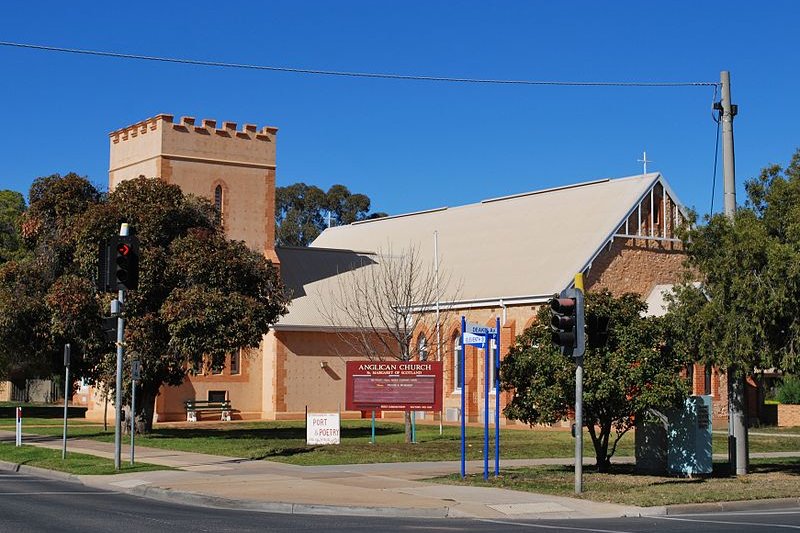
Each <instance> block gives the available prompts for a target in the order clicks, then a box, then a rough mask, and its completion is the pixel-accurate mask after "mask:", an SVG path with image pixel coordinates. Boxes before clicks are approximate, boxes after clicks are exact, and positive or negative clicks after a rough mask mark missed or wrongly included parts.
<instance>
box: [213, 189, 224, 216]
mask: <svg viewBox="0 0 800 533" xmlns="http://www.w3.org/2000/svg"><path fill="white" fill-rule="evenodd" d="M222 200H223V198H222V185H217V187H216V188H215V189H214V208H215V209H216V210H217V220H218V221H219V223H220V225H222Z"/></svg>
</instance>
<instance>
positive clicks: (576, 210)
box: [311, 174, 659, 300]
mask: <svg viewBox="0 0 800 533" xmlns="http://www.w3.org/2000/svg"><path fill="white" fill-rule="evenodd" d="M658 178H659V174H646V175H640V176H633V177H628V178H621V179H613V180H600V181H593V182H588V183H585V184H578V185H574V186H570V187H563V188H558V189H548V190H545V191H538V192H532V193H528V194H521V195H515V196H510V197H505V198H499V199H492V200H486V201H483V202H481V203H477V204H470V205H465V206H461V207H455V208H446V209H440V210H434V211H427V212H421V213H417V214H410V215H405V216H398V217H389V218H385V219H376V220H371V221H367V222H361V223H356V224H350V225H348V226H340V227H335V228H329V229H326V230H325V231H324V232H323V233H322V234H321V235H320V236H319V237H318V238H317V239H316V240H315V241H314V242H313V243H312V244H311V246H312V247H325V248H339V249H349V250H366V251H371V252H376V251H378V250H381V249H386V248H387V247H388V246H391V247H392V248H393V249H394V250H399V249H402V248H407V247H409V246H416V247H417V248H418V249H419V250H420V252H421V253H420V256H421V257H422V259H423V260H426V261H430V262H431V263H433V260H434V250H433V248H434V236H433V235H434V231H436V232H438V241H439V255H440V258H441V262H442V268H446V269H449V270H450V273H451V275H452V277H453V278H454V279H457V280H461V281H462V287H463V288H462V289H461V293H462V298H461V299H463V300H486V299H499V298H505V299H509V298H514V297H524V296H534V295H548V294H553V293H554V292H558V291H560V290H561V289H563V288H565V287H567V286H568V285H569V284H570V282H571V280H572V278H573V276H574V275H575V273H576V272H578V271H580V270H581V269H582V268H583V267H584V265H585V264H586V262H587V261H588V260H589V259H590V258H591V256H592V254H593V253H594V252H595V251H596V250H598V249H599V248H600V247H601V246H602V245H603V244H604V243H605V242H607V241H608V239H609V237H610V235H611V234H612V233H613V232H614V231H615V230H616V229H617V228H618V227H619V225H620V224H621V223H622V222H623V221H624V220H625V215H626V214H627V213H628V211H629V210H630V209H631V207H632V206H634V205H636V203H637V202H638V201H639V200H640V199H641V198H642V197H643V196H644V195H645V194H646V193H647V191H649V189H650V188H651V187H652V186H653V185H654V183H655V181H656V180H657V179H658Z"/></svg>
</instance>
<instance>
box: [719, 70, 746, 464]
mask: <svg viewBox="0 0 800 533" xmlns="http://www.w3.org/2000/svg"><path fill="white" fill-rule="evenodd" d="M719 81H720V94H721V102H720V103H719V105H718V106H715V107H716V108H717V110H719V111H721V120H722V168H723V176H724V180H723V191H724V192H723V200H724V202H723V203H724V207H725V216H727V217H728V218H730V219H731V220H733V218H734V215H735V213H736V167H735V163H734V156H733V117H735V116H736V114H737V112H738V106H736V105H734V104H731V74H730V72H728V71H727V70H723V71H722V72H720V76H719ZM737 370H738V372H737ZM745 371H746V369H745V368H737V367H736V365H731V366H730V367H728V461H729V462H730V467H731V473H732V474H734V473H735V474H736V475H737V476H738V475H743V474H747V470H748V459H749V453H748V442H747V420H746V412H745V401H744V380H745V375H744V372H745ZM740 373H741V375H740Z"/></svg>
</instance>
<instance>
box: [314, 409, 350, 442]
mask: <svg viewBox="0 0 800 533" xmlns="http://www.w3.org/2000/svg"><path fill="white" fill-rule="evenodd" d="M340 435H341V429H340V426H339V413H308V414H307V415H306V444H309V445H311V444H339V439H340Z"/></svg>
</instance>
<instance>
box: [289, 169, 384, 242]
mask: <svg viewBox="0 0 800 533" xmlns="http://www.w3.org/2000/svg"><path fill="white" fill-rule="evenodd" d="M369 208H370V200H369V198H368V197H367V196H366V195H364V194H353V193H351V192H350V190H349V189H348V188H347V187H345V186H344V185H333V186H332V187H331V188H330V189H328V192H327V193H326V192H324V191H323V190H322V189H320V188H319V187H317V186H316V185H306V184H305V183H295V184H293V185H288V186H286V187H278V188H277V189H276V190H275V225H276V229H275V241H276V243H277V244H280V245H283V246H308V245H309V244H310V243H311V241H313V240H314V239H316V238H317V236H319V234H320V233H322V231H323V230H324V229H325V228H326V227H328V225H329V223H330V225H332V226H341V225H343V224H351V223H353V222H356V221H359V220H365V219H371V218H378V217H382V216H386V213H372V214H369Z"/></svg>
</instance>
